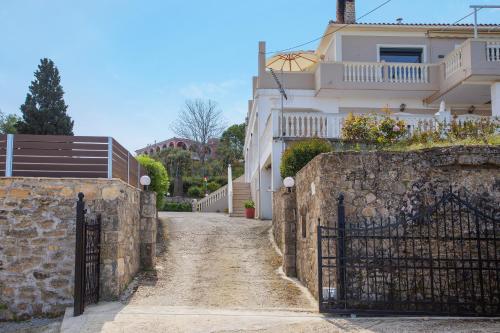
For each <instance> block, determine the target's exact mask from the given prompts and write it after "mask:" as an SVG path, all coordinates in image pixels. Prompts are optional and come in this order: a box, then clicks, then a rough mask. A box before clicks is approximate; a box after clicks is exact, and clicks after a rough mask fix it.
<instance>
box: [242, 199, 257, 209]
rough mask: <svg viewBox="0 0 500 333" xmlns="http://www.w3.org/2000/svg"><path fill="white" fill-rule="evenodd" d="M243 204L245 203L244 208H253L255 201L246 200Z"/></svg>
mask: <svg viewBox="0 0 500 333" xmlns="http://www.w3.org/2000/svg"><path fill="white" fill-rule="evenodd" d="M243 205H245V208H255V202H253V200H246V201H245V202H244V203H243Z"/></svg>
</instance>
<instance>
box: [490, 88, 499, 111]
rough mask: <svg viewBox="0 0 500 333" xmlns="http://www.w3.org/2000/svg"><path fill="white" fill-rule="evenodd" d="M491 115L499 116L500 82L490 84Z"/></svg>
mask: <svg viewBox="0 0 500 333" xmlns="http://www.w3.org/2000/svg"><path fill="white" fill-rule="evenodd" d="M491 115H492V116H493V117H499V118H500V82H495V83H493V84H492V85H491Z"/></svg>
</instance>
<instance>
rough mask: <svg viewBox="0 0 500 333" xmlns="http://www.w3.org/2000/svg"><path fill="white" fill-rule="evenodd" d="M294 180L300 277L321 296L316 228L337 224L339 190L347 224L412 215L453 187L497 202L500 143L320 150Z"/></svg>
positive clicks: (499, 184)
mask: <svg viewBox="0 0 500 333" xmlns="http://www.w3.org/2000/svg"><path fill="white" fill-rule="evenodd" d="M296 184H297V185H296V193H297V219H296V220H297V230H296V231H297V232H296V237H297V244H296V251H297V253H296V261H297V263H296V265H297V276H298V278H299V279H300V280H301V281H302V282H303V283H304V284H305V285H306V286H307V287H308V288H309V290H311V292H312V293H313V294H314V295H315V296H316V297H317V295H318V290H317V226H318V225H322V226H335V225H336V221H337V198H338V196H339V194H340V193H343V194H344V195H345V209H346V219H347V221H348V222H349V220H352V221H359V220H360V219H363V218H375V217H389V216H395V215H399V214H401V213H403V214H406V215H412V214H414V213H415V212H417V211H419V209H420V208H421V207H422V206H426V205H427V204H428V203H429V202H430V198H431V197H433V195H434V194H440V193H442V192H443V191H446V190H448V189H449V187H450V186H452V187H453V188H454V189H456V190H459V189H462V188H465V189H467V191H468V192H469V194H470V195H471V196H477V197H482V198H486V199H487V200H489V201H492V202H497V203H498V202H500V147H498V146H497V147H448V148H434V149H426V150H420V151H413V152H401V153H399V152H362V153H356V152H338V153H329V154H322V155H320V156H317V157H316V158H315V159H314V160H313V161H311V162H310V163H309V164H308V165H307V166H305V167H304V168H303V169H302V170H301V171H300V172H299V173H298V174H297V176H296ZM278 207H279V204H278ZM275 211H276V213H279V212H281V210H275ZM278 219H279V218H278Z"/></svg>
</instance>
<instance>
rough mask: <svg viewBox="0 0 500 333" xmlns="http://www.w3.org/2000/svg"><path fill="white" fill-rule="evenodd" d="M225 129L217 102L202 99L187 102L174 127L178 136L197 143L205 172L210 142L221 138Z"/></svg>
mask: <svg viewBox="0 0 500 333" xmlns="http://www.w3.org/2000/svg"><path fill="white" fill-rule="evenodd" d="M224 128H225V126H224V124H223V119H222V111H221V110H220V109H219V106H218V104H217V102H215V101H212V100H202V99H192V100H186V102H185V104H184V108H183V109H182V110H181V112H180V113H179V116H178V118H177V121H176V122H175V123H174V124H173V126H172V130H173V131H174V133H175V134H176V135H178V136H180V137H182V138H186V139H190V140H192V141H194V142H195V143H196V146H197V147H196V153H198V156H199V157H200V162H201V165H202V167H203V172H204V170H205V160H206V155H207V153H208V151H209V145H208V144H209V141H210V139H213V138H217V137H219V136H220V135H221V133H222V131H223V130H224Z"/></svg>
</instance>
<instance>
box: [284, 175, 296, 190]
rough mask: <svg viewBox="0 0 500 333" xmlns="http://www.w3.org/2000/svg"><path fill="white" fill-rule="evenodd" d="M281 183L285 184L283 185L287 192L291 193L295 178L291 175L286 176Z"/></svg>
mask: <svg viewBox="0 0 500 333" xmlns="http://www.w3.org/2000/svg"><path fill="white" fill-rule="evenodd" d="M283 185H285V187H286V188H287V190H288V193H291V192H292V187H294V186H295V180H294V179H293V178H292V177H286V178H285V179H284V180H283Z"/></svg>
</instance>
